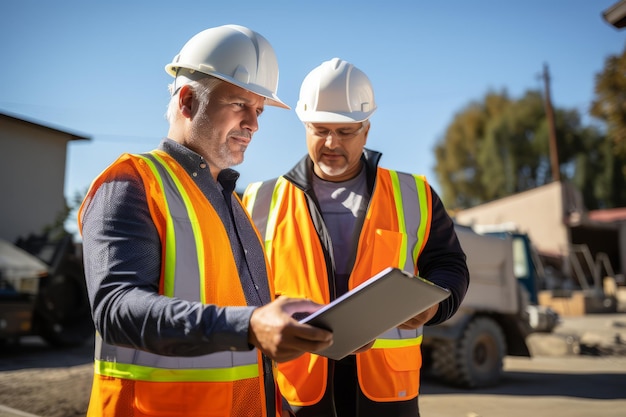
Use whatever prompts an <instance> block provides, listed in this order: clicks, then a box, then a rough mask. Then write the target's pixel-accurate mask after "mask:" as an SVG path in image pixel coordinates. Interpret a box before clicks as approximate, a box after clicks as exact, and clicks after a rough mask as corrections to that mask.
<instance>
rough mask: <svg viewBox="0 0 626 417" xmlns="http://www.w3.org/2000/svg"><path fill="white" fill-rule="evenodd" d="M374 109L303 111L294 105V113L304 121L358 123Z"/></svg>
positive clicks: (366, 117) (369, 115)
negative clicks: (348, 111)
mask: <svg viewBox="0 0 626 417" xmlns="http://www.w3.org/2000/svg"><path fill="white" fill-rule="evenodd" d="M375 110H376V109H374V110H372V111H370V112H350V113H341V112H326V111H311V112H305V111H302V110H300V109H299V108H298V107H296V114H297V115H298V118H299V119H300V121H302V122H304V123H359V122H364V121H365V120H367V119H369V118H370V117H371V116H372V114H373V113H374V111H375Z"/></svg>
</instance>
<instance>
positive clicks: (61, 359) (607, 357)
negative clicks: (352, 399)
mask: <svg viewBox="0 0 626 417" xmlns="http://www.w3.org/2000/svg"><path fill="white" fill-rule="evenodd" d="M590 319H593V318H590ZM598 320H599V321H598ZM579 322H580V321H579ZM568 323H570V324H568ZM568 323H565V325H564V326H565V327H562V329H561V332H564V333H565V334H568V333H569V331H570V329H573V327H567V326H568V325H574V324H578V323H577V322H573V323H572V322H571V321H570V322H568ZM582 324H584V327H585V329H587V328H590V329H594V332H593V333H591V334H589V335H587V336H585V333H588V331H587V330H585V331H578V334H580V335H582V338H581V339H580V340H581V341H582V340H585V339H588V340H593V338H591V337H590V336H594V337H595V336H597V335H600V334H601V332H600V330H601V329H605V332H604V339H605V340H607V339H608V338H609V336H610V339H611V340H613V339H620V340H618V341H617V342H615V343H618V344H617V345H615V344H614V345H613V347H614V348H612V349H600V348H598V347H595V348H591V347H593V346H595V345H594V343H595V342H589V343H588V344H579V345H577V349H569V348H568V349H565V350H563V348H562V347H560V346H561V345H563V340H564V339H563V337H559V338H558V339H557V335H549V336H539V339H540V340H534V342H535V343H539V342H540V343H539V344H537V345H536V346H539V345H541V346H542V347H543V350H544V352H546V353H547V354H543V355H537V356H534V357H533V358H510V357H507V358H506V360H505V374H504V377H503V380H502V382H501V384H499V385H498V386H496V387H492V388H486V389H479V390H462V389H455V388H451V387H448V386H445V385H442V384H440V383H438V382H437V381H435V380H433V379H430V378H429V377H428V375H424V378H423V379H422V387H421V389H420V391H421V396H420V409H421V414H422V416H424V417H435V416H436V417H501V416H507V417H527V416H528V415H532V416H535V417H542V416H549V417H564V416H567V417H583V416H584V417H588V416H603V417H622V416H624V410H626V389H625V387H626V344H625V343H624V341H626V314H619V315H614V316H607V317H606V318H604V317H597V318H595V319H594V321H590V322H588V323H582ZM557 330H558V329H557ZM572 331H573V330H572ZM617 336H620V337H617ZM573 339H575V338H573ZM556 341H559V342H560V344H559V346H558V348H555V346H553V344H554V343H555V342H556ZM535 343H533V345H535ZM597 346H601V344H598V345H597ZM531 347H532V346H531ZM583 347H584V349H583ZM92 376H93V343H91V344H87V345H85V346H82V347H80V348H74V349H53V348H50V347H49V346H47V345H46V344H45V343H43V342H42V341H41V340H40V339H39V338H26V339H23V340H22V341H21V342H20V344H18V345H6V344H5V345H0V417H17V416H18V415H17V414H12V413H10V411H8V409H7V408H6V407H8V408H11V409H16V410H20V411H21V412H25V413H29V414H32V415H35V416H41V417H83V416H85V414H86V411H87V407H88V401H89V393H90V390H91V383H92ZM22 416H24V414H22Z"/></svg>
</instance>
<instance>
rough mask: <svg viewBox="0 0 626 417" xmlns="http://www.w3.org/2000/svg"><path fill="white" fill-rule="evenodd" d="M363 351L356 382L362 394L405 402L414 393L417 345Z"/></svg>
mask: <svg viewBox="0 0 626 417" xmlns="http://www.w3.org/2000/svg"><path fill="white" fill-rule="evenodd" d="M365 353H366V354H362V357H360V358H359V359H360V363H359V365H360V369H359V382H360V384H361V390H362V391H363V393H364V394H365V396H366V397H368V398H369V399H371V400H373V401H405V400H409V399H411V398H415V396H417V394H418V391H419V383H420V381H419V378H420V366H421V356H420V349H419V347H415V346H411V347H402V348H391V349H371V350H369V351H367V352H365ZM359 356H361V355H359Z"/></svg>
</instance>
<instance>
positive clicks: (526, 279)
mask: <svg viewBox="0 0 626 417" xmlns="http://www.w3.org/2000/svg"><path fill="white" fill-rule="evenodd" d="M456 231H457V235H458V237H459V240H460V242H461V246H462V247H463V250H464V251H465V253H466V255H467V264H468V269H469V272H470V285H469V289H468V291H467V294H466V296H465V299H464V300H463V302H462V303H461V306H460V308H459V310H458V312H457V313H456V314H455V315H454V316H453V317H452V318H451V319H450V320H448V321H447V322H445V323H442V324H440V325H437V326H427V327H425V328H424V340H423V344H422V348H423V352H424V370H425V371H426V372H429V373H431V374H432V375H433V376H434V377H436V378H437V379H440V380H441V381H442V382H444V383H447V384H450V385H456V386H461V387H466V388H475V387H484V386H490V385H495V384H497V383H498V382H499V380H500V377H501V375H502V371H503V359H504V357H505V356H506V355H511V356H528V357H529V356H530V351H529V348H528V345H527V344H526V338H527V336H528V335H529V334H530V333H532V332H537V331H542V332H549V331H552V329H553V328H554V326H556V324H557V322H558V315H557V314H556V313H555V312H554V311H552V310H551V309H549V308H546V307H542V306H539V305H538V303H537V276H538V269H537V266H538V265H537V262H536V259H537V258H536V257H535V256H534V251H533V248H532V245H531V243H530V240H529V239H528V236H527V235H525V234H518V233H501V234H499V235H498V236H493V235H482V234H478V233H476V232H474V231H473V230H472V229H471V228H469V227H464V226H459V225H457V226H456Z"/></svg>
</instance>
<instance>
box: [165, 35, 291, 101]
mask: <svg viewBox="0 0 626 417" xmlns="http://www.w3.org/2000/svg"><path fill="white" fill-rule="evenodd" d="M181 69H185V70H187V71H183V72H184V73H186V75H187V78H190V77H189V74H193V73H194V72H200V73H202V74H207V75H211V76H213V77H216V78H219V79H221V80H224V81H227V82H229V83H231V84H234V85H236V86H238V87H241V88H244V89H246V90H248V91H251V92H253V93H255V94H258V95H260V96H262V97H265V98H266V99H267V104H268V105H272V106H278V107H282V108H285V109H289V106H287V105H286V104H285V103H283V102H282V101H281V100H280V99H279V98H278V96H276V91H277V89H278V61H277V60H276V54H275V53H274V49H273V48H272V46H271V45H270V43H269V42H268V41H267V39H265V38H264V37H263V36H261V35H260V34H258V33H257V32H255V31H253V30H250V29H248V28H246V27H244V26H238V25H224V26H218V27H215V28H210V29H206V30H204V31H202V32H200V33H198V34H196V35H194V36H193V37H192V38H191V39H189V41H187V43H186V44H185V45H184V46H183V48H182V49H181V50H180V53H179V54H178V55H176V56H175V57H174V59H173V60H172V62H171V63H170V64H167V65H166V66H165V71H167V73H168V74H170V75H171V76H173V77H176V76H177V75H178V73H179V70H181Z"/></svg>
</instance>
